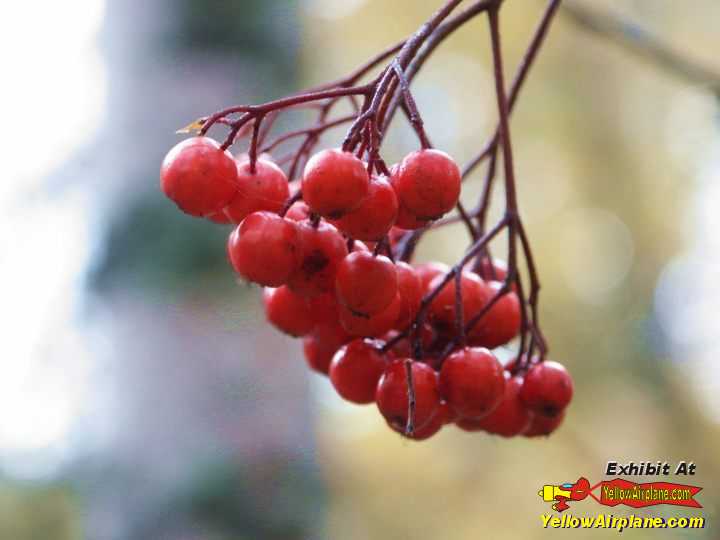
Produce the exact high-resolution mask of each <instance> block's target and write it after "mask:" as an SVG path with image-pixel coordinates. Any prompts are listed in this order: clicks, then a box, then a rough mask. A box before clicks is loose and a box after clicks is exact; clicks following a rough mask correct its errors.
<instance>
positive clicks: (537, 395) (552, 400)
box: [520, 361, 573, 416]
mask: <svg viewBox="0 0 720 540" xmlns="http://www.w3.org/2000/svg"><path fill="white" fill-rule="evenodd" d="M572 395H573V382H572V377H570V374H569V373H568V372H567V370H566V369H565V366H563V365H562V364H560V363H558V362H552V361H547V362H540V363H539V364H535V365H534V366H533V367H531V368H530V370H529V371H528V372H527V374H526V375H525V383H524V384H523V387H522V389H521V390H520V399H522V400H523V403H525V406H526V407H527V408H528V409H530V410H531V411H532V412H535V413H539V414H542V415H545V416H556V415H558V414H560V412H561V411H562V410H563V409H564V408H565V407H567V405H568V403H570V400H571V399H572Z"/></svg>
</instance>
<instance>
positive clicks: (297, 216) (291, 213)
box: [285, 201, 310, 221]
mask: <svg viewBox="0 0 720 540" xmlns="http://www.w3.org/2000/svg"><path fill="white" fill-rule="evenodd" d="M285 217H286V218H288V219H292V220H293V221H303V220H305V219H308V218H309V217H310V208H309V207H308V205H307V204H305V202H304V201H297V202H296V203H293V205H292V206H291V207H290V208H289V209H288V211H287V214H285Z"/></svg>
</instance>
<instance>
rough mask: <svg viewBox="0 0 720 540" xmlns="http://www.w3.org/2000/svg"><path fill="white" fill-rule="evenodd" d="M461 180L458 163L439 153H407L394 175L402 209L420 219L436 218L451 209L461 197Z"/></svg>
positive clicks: (427, 151) (422, 151)
mask: <svg viewBox="0 0 720 540" xmlns="http://www.w3.org/2000/svg"><path fill="white" fill-rule="evenodd" d="M460 181H461V176H460V169H459V168H458V166H457V164H456V163H455V160H453V159H452V158H451V157H450V156H448V155H447V154H446V153H445V152H441V151H440V150H419V151H417V152H412V153H411V154H408V155H407V156H405V158H404V159H403V160H402V161H401V162H400V163H399V164H398V165H397V167H396V168H395V169H394V170H393V175H392V185H393V187H394V188H395V192H396V193H397V196H398V199H399V200H400V206H402V207H404V208H405V209H407V210H408V211H409V212H411V213H412V214H413V215H414V216H415V217H416V218H417V219H419V220H428V219H437V218H439V217H440V216H442V215H443V214H445V213H446V212H448V211H450V210H452V209H453V207H454V206H455V205H456V204H457V202H458V198H459V197H460Z"/></svg>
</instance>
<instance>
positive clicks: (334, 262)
mask: <svg viewBox="0 0 720 540" xmlns="http://www.w3.org/2000/svg"><path fill="white" fill-rule="evenodd" d="M297 226H298V242H299V246H300V264H299V265H298V267H297V270H296V271H295V272H294V273H293V274H292V275H291V276H290V279H289V281H288V285H289V286H290V288H291V289H292V290H293V291H295V292H296V293H298V294H301V295H303V296H318V295H320V294H325V293H328V292H331V291H333V290H334V288H335V273H336V270H337V267H338V264H340V261H342V260H343V259H344V258H345V256H346V255H347V253H348V251H347V245H346V244H345V240H344V239H343V237H342V236H341V235H340V233H339V232H338V231H337V229H336V228H335V227H333V226H332V225H330V224H329V223H326V222H324V221H321V222H320V223H318V225H317V227H314V226H313V224H312V223H311V222H310V221H309V220H306V221H301V222H299V223H298V224H297Z"/></svg>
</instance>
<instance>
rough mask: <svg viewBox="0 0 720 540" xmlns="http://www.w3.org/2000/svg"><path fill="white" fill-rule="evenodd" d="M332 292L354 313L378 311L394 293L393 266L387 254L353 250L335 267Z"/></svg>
mask: <svg viewBox="0 0 720 540" xmlns="http://www.w3.org/2000/svg"><path fill="white" fill-rule="evenodd" d="M335 291H336V293H337V297H338V300H339V301H340V303H341V304H342V305H343V306H345V307H346V308H348V309H349V310H350V311H352V312H353V313H354V314H355V315H361V316H363V315H364V316H367V315H375V314H376V313H380V312H381V311H383V310H384V309H385V308H386V307H388V306H389V305H390V303H391V302H392V301H393V300H395V296H397V293H398V277H397V272H396V271H395V265H394V264H393V263H392V262H391V261H390V259H388V258H387V257H383V256H381V255H378V256H373V254H372V253H370V252H368V251H354V252H353V253H350V254H349V255H348V256H347V257H345V258H344V259H343V260H342V261H341V262H340V264H339V265H338V267H337V274H336V277H335Z"/></svg>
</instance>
